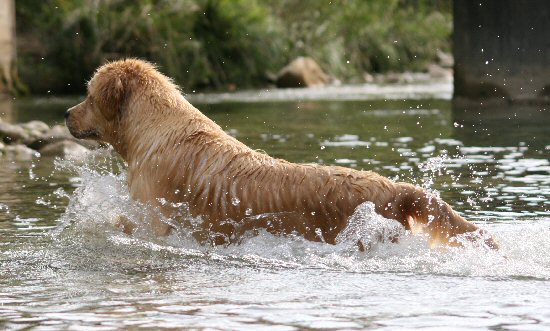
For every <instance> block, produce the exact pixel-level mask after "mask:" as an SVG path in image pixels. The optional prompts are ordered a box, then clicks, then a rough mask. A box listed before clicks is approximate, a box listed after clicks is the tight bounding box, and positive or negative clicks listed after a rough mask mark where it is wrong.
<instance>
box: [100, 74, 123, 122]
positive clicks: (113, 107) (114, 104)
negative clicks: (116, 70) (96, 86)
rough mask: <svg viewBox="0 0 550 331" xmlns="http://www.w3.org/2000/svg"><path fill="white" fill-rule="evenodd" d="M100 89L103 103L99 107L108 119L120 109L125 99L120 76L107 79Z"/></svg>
mask: <svg viewBox="0 0 550 331" xmlns="http://www.w3.org/2000/svg"><path fill="white" fill-rule="evenodd" d="M102 90H103V91H101V95H102V96H103V105H102V107H101V113H102V114H103V116H105V118H106V119H107V120H109V121H110V120H113V119H114V118H115V117H116V116H117V114H118V113H120V112H121V111H122V108H123V106H124V102H125V99H126V95H125V94H126V93H125V90H126V89H125V87H124V83H123V82H122V79H121V78H120V76H115V77H113V78H112V79H110V80H109V83H108V84H105V85H104V86H103V89H102Z"/></svg>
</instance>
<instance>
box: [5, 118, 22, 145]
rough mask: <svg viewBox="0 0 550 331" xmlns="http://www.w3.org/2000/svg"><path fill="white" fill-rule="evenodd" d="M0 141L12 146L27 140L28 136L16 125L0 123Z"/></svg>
mask: <svg viewBox="0 0 550 331" xmlns="http://www.w3.org/2000/svg"><path fill="white" fill-rule="evenodd" d="M0 139H1V140H3V141H4V142H5V143H7V144H12V143H18V142H21V141H24V140H27V139H29V135H28V133H27V132H26V131H25V130H24V129H23V128H22V127H20V126H18V125H14V124H10V123H6V122H0Z"/></svg>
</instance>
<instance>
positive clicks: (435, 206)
mask: <svg viewBox="0 0 550 331" xmlns="http://www.w3.org/2000/svg"><path fill="white" fill-rule="evenodd" d="M66 123H67V127H68V128H69V130H70V132H71V134H72V135H74V136H75V137H77V138H82V139H93V140H99V141H103V142H107V143H109V144H111V145H112V146H113V147H114V149H115V150H116V151H117V152H118V153H119V154H120V155H121V156H122V158H123V159H124V160H125V161H126V162H127V164H128V187H129V190H130V194H131V196H132V197H133V199H135V200H138V201H141V202H144V203H147V204H150V205H151V206H154V207H158V208H160V210H161V211H162V212H163V213H164V214H165V215H170V214H171V212H172V211H171V210H170V208H171V207H170V206H169V204H168V205H167V204H162V203H161V202H160V201H163V200H164V201H169V202H174V203H177V202H185V203H187V204H188V206H189V209H190V212H191V214H192V215H193V216H201V217H202V219H203V224H204V228H205V230H207V232H208V233H209V235H208V236H207V238H206V237H205V238H202V239H203V240H210V241H211V242H212V243H215V244H222V243H228V242H231V241H232V240H234V239H235V238H239V236H241V235H242V234H243V233H244V232H246V231H248V230H250V229H254V228H265V229H267V231H269V232H271V233H276V234H289V233H298V234H300V235H302V236H303V237H305V238H306V239H309V240H314V241H325V242H327V243H331V244H334V243H335V241H336V236H337V235H338V233H340V231H342V230H343V229H344V228H345V227H346V225H347V221H348V218H349V217H350V216H351V215H352V214H353V212H354V210H355V208H356V207H357V206H358V205H360V204H361V203H363V202H365V201H370V202H372V203H374V205H375V209H376V212H377V213H379V214H380V215H382V216H384V217H386V218H390V219H394V220H397V221H399V222H400V223H401V224H402V225H403V226H404V227H405V228H407V229H409V230H412V231H413V232H418V231H421V232H423V233H425V234H426V235H427V236H428V237H429V240H430V242H431V243H432V244H433V245H438V244H444V245H445V244H450V245H459V244H458V243H457V242H456V240H454V238H455V236H457V235H460V234H464V233H475V232H476V231H481V230H479V229H478V227H477V226H476V225H474V224H473V223H470V222H468V221H467V220H465V219H464V218H463V217H461V216H460V215H459V214H457V213H456V212H455V211H454V210H453V209H452V208H451V207H450V206H449V205H448V204H447V203H445V202H444V201H442V200H441V199H440V198H439V197H437V196H435V195H433V194H431V193H429V192H426V191H425V190H423V189H422V188H419V187H417V186H414V185H411V184H407V183H400V182H394V181H391V180H389V179H388V178H385V177H383V176H381V175H379V174H377V173H375V172H372V171H358V170H354V169H349V168H344V167H338V166H324V165H317V164H296V163H291V162H287V161H285V160H281V159H275V158H272V157H270V156H269V155H267V154H265V153H262V152H258V151H255V150H252V149H251V148H249V147H247V146H246V145H244V144H243V143H241V142H240V141H238V140H236V139H235V138H233V137H231V136H229V135H228V134H226V133H225V132H224V131H223V130H222V129H221V128H220V127H219V126H218V125H217V124H216V123H214V122H213V121H212V120H210V119H209V118H207V117H206V116H205V115H203V114H202V113H201V112H200V111H199V110H197V109H196V108H195V107H193V106H192V105H191V104H190V103H189V102H187V100H186V99H185V98H184V97H183V95H182V93H181V92H180V90H179V89H178V87H177V86H175V85H174V83H173V82H172V81H171V80H170V79H169V78H168V77H166V76H164V75H163V74H161V73H160V72H159V71H158V70H157V69H156V68H155V66H153V65H152V64H150V63H148V62H145V61H141V60H137V59H126V60H120V61H116V62H111V63H108V64H105V65H103V66H102V67H100V68H99V69H98V70H97V71H96V73H95V74H94V76H93V78H92V79H91V80H90V81H89V84H88V95H87V97H86V99H85V100H84V101H83V102H81V103H80V104H78V105H76V106H74V107H72V108H71V109H69V110H68V111H67V114H66ZM235 201H239V202H238V203H235ZM251 213H252V214H253V215H263V217H261V218H254V219H252V218H251V217H250V214H251ZM152 223H153V224H152V225H153V227H154V229H155V232H156V233H157V234H159V235H165V234H167V233H168V232H169V231H170V228H171V227H170V225H168V224H166V223H164V222H162V221H160V219H155V220H153V221H152ZM127 230H128V229H127ZM128 231H129V232H131V229H129V230H128ZM485 243H486V244H487V245H488V246H489V247H492V248H496V247H497V244H496V242H495V241H494V240H493V239H491V238H488V239H486V240H485ZM359 245H361V244H360V243H359Z"/></svg>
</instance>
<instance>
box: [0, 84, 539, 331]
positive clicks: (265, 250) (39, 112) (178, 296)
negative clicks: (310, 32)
mask: <svg viewBox="0 0 550 331" xmlns="http://www.w3.org/2000/svg"><path fill="white" fill-rule="evenodd" d="M451 92H452V89H451V85H450V84H449V83H445V84H427V85H423V86H413V87H411V86H408V87H405V86H393V87H392V86H364V87H341V88H329V89H317V90H310V91H308V90H297V91H295V90H282V91H255V92H243V93H237V94H216V95H189V96H188V98H189V99H190V100H191V101H192V102H193V103H194V104H196V105H197V106H198V107H199V108H200V109H202V110H203V111H204V112H205V113H206V114H207V115H208V116H209V117H211V118H212V119H214V120H215V121H216V122H218V123H219V124H220V125H221V126H222V127H223V128H224V129H225V130H227V132H229V133H230V134H232V135H234V136H236V137H237V138H238V139H240V140H242V141H243V142H245V143H246V144H248V145H249V146H252V147H253V148H256V149H262V150H265V151H266V152H267V153H269V154H270V155H273V156H275V157H280V158H285V159H288V160H291V161H295V162H317V163H323V164H337V165H343V166H348V167H354V168H357V169H369V170H375V171H378V172H380V173H382V174H383V175H385V176H388V177H391V178H393V179H396V180H397V179H398V180H403V181H409V182H413V183H416V184H418V185H422V186H424V187H426V188H428V189H429V190H431V191H434V192H436V193H439V194H440V195H441V196H442V197H443V199H445V200H446V201H448V202H449V203H451V204H452V205H453V206H454V207H455V209H457V210H458V211H459V212H460V213H462V214H463V215H464V216H465V217H466V218H467V219H470V220H471V221H474V222H475V223H477V224H479V225H480V226H482V227H483V228H486V229H488V230H489V231H490V232H492V233H493V234H494V235H495V237H496V238H497V240H498V241H499V243H500V246H501V249H500V251H498V252H495V251H490V250H487V249H485V248H484V247H480V246H479V245H471V246H468V247H465V248H451V249H429V248H428V245H427V243H426V241H425V240H424V239H423V238H422V237H417V236H413V235H411V234H409V233H402V234H401V236H400V240H399V242H398V243H392V242H371V244H372V245H371V249H370V250H369V251H368V252H357V251H356V249H355V243H354V242H349V241H346V240H343V241H342V242H341V243H340V244H338V245H336V246H332V245H327V244H322V243H312V242H307V241H305V240H303V239H301V238H300V237H292V236H290V237H275V236H273V235H270V234H267V233H263V232H260V233H259V234H258V235H257V236H250V237H247V238H246V239H245V240H244V241H243V242H242V243H241V244H240V245H234V246H228V247H205V246H200V245H199V244H198V243H197V242H195V241H194V240H193V239H192V238H191V237H190V236H189V235H188V234H187V233H186V232H185V231H184V230H181V231H178V232H177V233H174V234H173V235H171V236H169V237H167V238H155V237H154V236H152V235H148V234H147V233H140V234H138V235H136V236H133V237H131V236H127V235H125V234H123V233H121V232H120V231H119V230H118V229H117V228H116V227H115V226H113V219H115V217H116V215H117V214H121V213H122V214H128V213H130V214H132V215H134V216H135V217H144V218H146V217H147V216H148V215H150V213H151V211H149V210H147V208H146V207H143V206H139V205H137V204H136V203H134V202H133V201H131V199H130V198H129V197H128V192H127V187H126V184H125V176H126V174H125V172H124V164H123V163H122V162H121V161H120V160H119V159H118V157H117V156H116V155H114V153H113V152H112V151H110V150H99V151H96V152H93V153H92V154H90V155H89V157H88V158H87V159H86V160H85V161H84V162H79V163H71V162H66V161H62V160H55V159H51V158H35V159H33V160H32V161H12V160H9V159H6V158H2V159H0V328H3V329H25V328H30V327H35V328H36V329H39V330H58V329H67V328H70V329H90V330H93V329H98V330H110V329H139V328H145V329H160V328H168V329H188V328H191V329H220V330H231V329H250V330H257V329H273V330H299V329H300V330H301V329H348V330H353V329H370V328H372V329H382V330H384V329H387V330H396V329H445V330H466V329H491V330H542V329H550V306H549V304H548V303H550V253H549V252H550V239H549V238H550V212H549V210H548V209H549V208H550V203H549V201H548V198H549V196H550V163H549V161H548V159H549V156H550V131H549V130H548V129H547V128H548V124H549V123H548V122H549V121H550V116H549V115H548V109H545V108H544V106H543V107H537V106H524V107H519V108H518V107H516V108H509V107H493V108H490V109H478V108H477V107H473V108H466V107H455V109H454V110H453V109H452V106H451V101H450V100H449V98H450V95H451ZM76 101H77V99H75V98H33V99H25V100H16V101H14V102H6V101H4V102H3V103H0V105H1V106H0V107H3V108H2V109H0V113H2V114H3V115H2V116H3V117H4V118H5V119H8V120H10V121H14V122H24V121H28V120H31V119H35V118H38V119H42V120H44V121H46V122H47V123H49V124H55V123H61V122H62V115H63V112H64V110H65V109H66V108H67V107H68V106H69V105H72V104H74V103H76ZM504 108H506V109H504ZM352 223H353V225H352V226H353V227H356V229H351V230H365V229H366V230H367V231H368V232H369V233H373V232H374V233H377V232H380V231H395V224H394V223H393V222H392V221H390V220H385V219H382V218H381V217H379V216H377V215H375V214H374V213H372V211H371V209H370V208H369V206H368V205H367V204H365V205H363V206H361V208H359V210H358V212H357V214H356V215H355V218H354V222H352Z"/></svg>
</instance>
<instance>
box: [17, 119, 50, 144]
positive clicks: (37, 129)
mask: <svg viewBox="0 0 550 331" xmlns="http://www.w3.org/2000/svg"><path fill="white" fill-rule="evenodd" d="M19 126H20V127H21V128H23V130H25V131H26V132H27V135H28V136H29V138H28V139H29V141H32V140H34V139H36V138H38V137H40V136H42V135H43V134H44V133H46V132H47V131H48V130H49V129H50V127H49V126H48V124H46V123H44V122H42V121H30V122H27V123H22V124H19Z"/></svg>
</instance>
